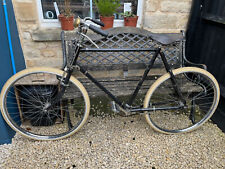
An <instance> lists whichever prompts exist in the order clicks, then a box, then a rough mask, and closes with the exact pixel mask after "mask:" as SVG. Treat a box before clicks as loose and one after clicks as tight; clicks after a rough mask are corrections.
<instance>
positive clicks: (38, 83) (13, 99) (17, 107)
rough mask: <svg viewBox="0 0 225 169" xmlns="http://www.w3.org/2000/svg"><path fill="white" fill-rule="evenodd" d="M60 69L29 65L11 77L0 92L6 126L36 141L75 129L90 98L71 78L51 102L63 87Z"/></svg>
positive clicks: (75, 130)
mask: <svg viewBox="0 0 225 169" xmlns="http://www.w3.org/2000/svg"><path fill="white" fill-rule="evenodd" d="M62 75H63V71H61V70H57V69H53V68H31V69H26V70H23V71H21V72H19V73H17V74H15V75H14V76H12V77H11V78H10V79H9V80H8V81H7V82H6V84H5V85H4V87H3V89H2V92H1V98H0V100H1V102H0V104H1V112H2V115H3V117H4V119H5V121H6V122H7V123H8V124H9V126H10V127H11V128H12V129H14V130H15V131H17V132H19V133H20V134H22V135H24V136H26V137H29V138H32V139H36V140H56V139H62V138H65V137H68V136H70V135H72V134H74V133H75V132H77V131H78V130H79V129H80V128H81V127H82V126H83V125H84V123H85V121H86V120H87V118H88V115H89V111H90V101H89V97H88V94H87V91H86V90H85V88H84V87H83V85H82V84H81V83H80V82H79V81H78V80H77V79H75V78H74V77H72V76H71V77H70V80H69V84H68V86H67V87H66V91H65V93H64V95H63V96H62V97H61V98H60V99H59V101H58V102H57V103H55V102H54V100H55V98H56V96H57V94H58V93H59V91H60V88H62V84H61V83H60V79H61V77H62Z"/></svg>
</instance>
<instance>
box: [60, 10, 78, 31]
mask: <svg viewBox="0 0 225 169" xmlns="http://www.w3.org/2000/svg"><path fill="white" fill-rule="evenodd" d="M58 18H59V21H60V22H61V28H62V30H65V31H69V30H73V29H74V26H73V22H74V17H73V16H69V17H67V16H64V15H63V14H60V15H59V16H58Z"/></svg>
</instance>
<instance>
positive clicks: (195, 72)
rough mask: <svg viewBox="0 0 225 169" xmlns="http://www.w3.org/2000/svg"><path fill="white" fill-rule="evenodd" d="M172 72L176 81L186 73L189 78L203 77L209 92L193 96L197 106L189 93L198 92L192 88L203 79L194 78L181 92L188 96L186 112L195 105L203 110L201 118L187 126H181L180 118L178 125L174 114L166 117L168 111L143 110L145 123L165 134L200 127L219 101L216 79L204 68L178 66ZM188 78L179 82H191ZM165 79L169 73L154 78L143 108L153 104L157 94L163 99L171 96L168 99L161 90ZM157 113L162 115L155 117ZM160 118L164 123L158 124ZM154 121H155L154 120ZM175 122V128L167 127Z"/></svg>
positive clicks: (168, 79) (185, 75) (192, 109)
mask: <svg viewBox="0 0 225 169" xmlns="http://www.w3.org/2000/svg"><path fill="white" fill-rule="evenodd" d="M173 74H174V76H175V78H176V79H178V81H179V79H182V78H183V77H187V76H188V75H189V76H190V78H191V76H193V79H194V78H195V79H203V80H204V81H205V82H204V84H208V85H207V86H206V87H205V90H206V91H207V90H209V91H208V93H209V94H207V93H206V94H205V97H204V95H199V96H200V97H199V98H198V97H197V96H196V97H195V101H196V100H197V101H198V102H199V103H198V104H199V106H198V105H197V104H194V103H193V102H194V101H193V100H194V99H193V98H194V97H193V98H191V96H192V95H191V94H193V93H197V92H198V91H194V92H193V90H194V88H195V90H197V89H198V87H196V86H199V85H196V83H198V84H200V83H203V80H198V81H197V80H195V83H193V86H191V87H190V88H189V89H188V91H185V92H183V95H186V96H187V97H186V98H189V99H190V106H189V107H190V108H189V111H187V112H195V111H196V109H197V108H196V107H198V109H203V110H204V111H203V112H204V115H203V117H202V119H199V121H197V120H196V122H195V123H193V124H189V126H188V125H187V126H185V127H183V128H182V127H181V125H183V124H182V123H185V121H183V122H182V118H181V124H179V125H178V123H179V120H180V119H175V118H176V116H175V115H173V118H172V115H171V117H170V116H169V115H168V117H166V116H167V114H168V112H166V111H165V113H162V111H161V112H160V111H155V112H154V111H153V112H145V118H146V121H147V123H148V124H149V125H150V126H151V127H152V128H153V129H154V130H156V131H158V132H161V133H165V134H173V133H184V132H189V131H192V130H195V129H197V128H198V127H200V126H201V125H203V124H204V123H205V122H206V121H207V120H209V119H210V117H211V116H212V115H213V113H214V112H215V110H216V108H217V105H218V103H219V98H220V89H219V85H218V83H217V81H216V79H215V78H214V77H213V75H212V74H210V73H209V72H207V71H206V70H203V69H200V68H195V67H184V68H178V69H175V70H173ZM190 78H189V77H188V78H186V79H188V80H184V81H183V83H181V82H180V84H183V85H184V86H185V85H187V84H188V83H192V81H190ZM184 79H185V78H184ZM182 80H183V79H182ZM166 81H167V82H168V83H169V81H170V75H169V73H167V74H165V75H163V76H161V77H160V78H159V79H158V80H156V81H155V82H154V84H153V85H152V86H151V87H150V89H149V90H148V92H147V94H146V96H145V99H144V108H148V107H149V106H152V105H154V104H152V103H151V102H154V100H157V99H155V98H154V96H156V98H157V95H158V97H159V98H160V99H163V98H165V100H169V99H171V98H172V97H171V96H170V97H168V98H169V99H168V98H167V97H166V93H167V92H166V91H165V92H163V89H165V87H166V86H167V85H168V84H167V83H166ZM180 81H181V80H180ZM193 81H194V80H193ZM165 84H166V85H165ZM163 85H164V86H165V87H164V86H163ZM168 86H169V85H168ZM203 86H204V85H203ZM186 88H187V87H186ZM168 89H171V87H168ZM159 90H160V91H162V92H163V94H162V96H160V94H159V93H160V92H158V91H159ZM182 90H185V87H184V88H182V87H181V92H182ZM190 90H192V93H191V92H189V91H190ZM157 92H158V93H157ZM188 92H189V93H188ZM190 93H191V94H190ZM201 93H203V92H202V91H201ZM170 95H171V94H170ZM173 96H174V95H173ZM209 96H210V97H209ZM153 98H154V99H153ZM204 99H205V100H204ZM191 101H192V102H191ZM207 101H208V102H207ZM155 102H156V101H155ZM161 103H162V104H163V102H161ZM164 104H166V103H164ZM167 104H168V103H167ZM209 104H210V106H209ZM155 105H157V104H155ZM158 105H159V104H158ZM206 105H207V107H206ZM156 107H157V106H156ZM173 111H176V110H173ZM171 112H172V111H171ZM199 112H201V111H200V110H199ZM199 112H198V113H199ZM171 114H172V113H171ZM193 114H194V113H193ZM199 114H200V113H199ZM157 115H158V116H160V115H162V116H161V117H159V118H157V117H156V116H157ZM178 115H180V116H181V114H179V113H177V117H178ZM186 116H187V115H186ZM186 116H184V115H182V117H183V118H184V117H186ZM192 116H193V115H192ZM192 116H191V117H192ZM174 117H175V118H174ZM160 118H161V119H160ZM189 118H190V117H189ZM162 119H165V120H164V122H165V121H166V122H165V124H160V123H163V122H162V121H163V120H162ZM185 119H186V120H188V119H187V118H185ZM170 120H174V123H172V121H171V124H170ZM155 121H157V122H155ZM175 123H177V125H178V126H177V129H176V128H175V127H174V128H173V127H171V128H170V127H169V125H173V124H175ZM167 124H168V126H167Z"/></svg>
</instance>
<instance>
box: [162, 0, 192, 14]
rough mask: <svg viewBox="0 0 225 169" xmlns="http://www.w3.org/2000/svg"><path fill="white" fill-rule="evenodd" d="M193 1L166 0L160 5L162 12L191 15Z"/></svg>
mask: <svg viewBox="0 0 225 169" xmlns="http://www.w3.org/2000/svg"><path fill="white" fill-rule="evenodd" d="M190 7H191V1H181V0H179V1H176V0H166V1H162V2H161V3H160V11H161V12H176V13H189V12H190Z"/></svg>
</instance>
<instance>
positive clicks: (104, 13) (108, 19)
mask: <svg viewBox="0 0 225 169" xmlns="http://www.w3.org/2000/svg"><path fill="white" fill-rule="evenodd" d="M95 4H96V6H97V8H98V12H99V14H100V20H101V21H102V22H103V23H104V24H105V26H104V27H102V29H108V28H112V27H113V22H114V15H113V14H114V13H116V10H117V8H118V7H119V6H120V0H95Z"/></svg>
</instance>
